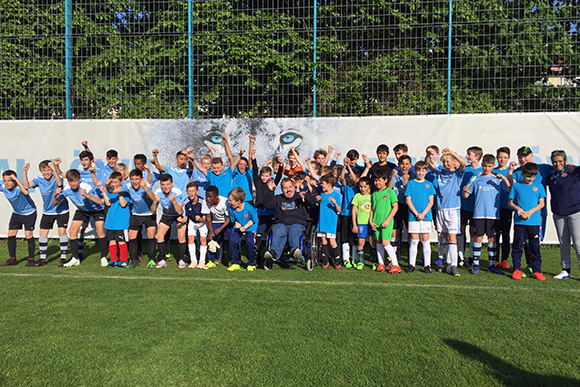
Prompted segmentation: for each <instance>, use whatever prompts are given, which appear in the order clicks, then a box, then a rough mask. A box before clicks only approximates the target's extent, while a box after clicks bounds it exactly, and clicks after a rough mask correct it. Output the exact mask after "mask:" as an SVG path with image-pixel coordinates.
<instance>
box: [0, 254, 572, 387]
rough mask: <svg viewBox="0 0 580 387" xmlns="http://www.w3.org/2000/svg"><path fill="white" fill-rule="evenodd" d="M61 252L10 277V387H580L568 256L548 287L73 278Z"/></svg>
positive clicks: (409, 277) (365, 276)
mask: <svg viewBox="0 0 580 387" xmlns="http://www.w3.org/2000/svg"><path fill="white" fill-rule="evenodd" d="M0 251H3V252H4V254H5V252H6V246H5V245H0ZM50 252H51V257H50V259H56V260H53V261H52V262H50V264H49V265H47V266H44V267H38V268H28V267H25V266H24V262H21V263H20V264H19V265H18V266H14V267H1V268H0V281H1V283H2V286H1V300H2V301H1V304H0V305H1V314H0V385H2V386H22V385H28V386H37V385H54V386H66V385H99V386H102V385H115V386H121V385H144V386H158V385H212V386H238V385H245V386H256V385H260V386H261V385H267V386H282V385H283V386H286V385H303V386H337V385H393V386H395V385H397V386H465V385H470V386H494V385H498V386H502V385H503V386H520V385H521V386H534V385H538V386H540V385H541V386H578V385H580V360H579V359H580V347H579V346H578V345H577V343H578V338H577V337H576V334H577V331H578V321H580V313H579V312H578V306H579V305H580V281H578V274H579V273H578V271H577V270H574V271H573V274H574V277H575V278H574V279H571V280H561V281H558V280H553V279H552V278H551V277H552V275H554V274H557V273H558V272H559V271H560V270H559V257H558V250H557V249H556V248H553V247H543V249H542V252H543V254H544V265H543V268H544V273H545V274H546V276H547V277H548V281H546V282H544V283H542V282H539V281H537V280H534V279H529V278H526V279H523V280H521V281H514V280H511V279H510V278H508V277H507V276H498V275H493V274H490V273H487V272H482V273H481V274H480V275H478V276H472V275H469V274H468V273H467V271H466V270H463V269H460V272H461V274H462V275H461V277H459V278H454V277H451V276H449V275H445V274H441V273H434V274H432V275H430V276H428V275H425V274H423V273H422V272H418V273H417V272H416V273H413V274H400V275H396V276H389V275H388V274H386V273H376V272H372V271H371V270H370V269H368V268H367V269H365V270H363V271H362V272H356V271H354V270H353V271H346V270H343V271H340V272H339V271H335V270H334V269H332V270H322V269H321V268H320V267H317V268H316V269H315V270H314V271H312V272H307V271H305V270H304V269H303V268H301V267H300V266H298V267H293V268H290V269H286V270H284V269H281V268H275V269H274V270H272V271H269V272H266V271H263V270H259V271H256V272H253V273H250V272H234V273H229V272H227V271H226V270H225V268H224V267H223V266H220V267H218V268H216V269H213V270H211V271H201V270H177V267H176V263H175V260H172V261H171V262H170V266H169V268H167V269H164V270H148V269H145V268H139V269H132V270H129V269H105V268H101V267H100V266H99V262H98V261H99V260H98V257H97V255H96V254H93V255H91V256H90V257H89V258H88V259H87V260H85V261H84V262H83V263H82V265H81V266H80V267H76V268H71V269H63V268H58V267H57V262H58V253H57V246H56V245H52V244H51V246H50ZM91 252H94V253H96V249H95V248H94V247H92V248H91V249H90V250H89V253H91ZM18 253H19V256H20V257H23V256H25V254H26V253H25V245H24V244H20V243H19V251H18ZM419 255H420V254H419ZM483 256H486V255H485V253H484V254H483ZM404 263H406V262H404ZM142 266H144V265H142Z"/></svg>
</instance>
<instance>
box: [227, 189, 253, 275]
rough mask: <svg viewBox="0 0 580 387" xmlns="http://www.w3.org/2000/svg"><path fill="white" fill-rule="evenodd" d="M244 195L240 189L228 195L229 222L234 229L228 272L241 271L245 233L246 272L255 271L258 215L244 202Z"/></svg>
mask: <svg viewBox="0 0 580 387" xmlns="http://www.w3.org/2000/svg"><path fill="white" fill-rule="evenodd" d="M245 198H246V193H245V192H244V190H243V189H241V188H239V187H238V188H234V189H233V190H232V191H231V192H230V193H229V194H228V200H229V202H230V208H229V215H230V221H231V222H232V223H233V224H234V229H233V230H232V233H231V234H230V244H229V249H230V261H231V263H232V265H231V266H230V267H228V271H237V270H241V269H242V268H241V266H240V264H241V263H242V256H241V243H242V235H243V234H244V233H246V251H247V254H248V268H247V269H248V271H254V270H256V244H255V240H256V231H257V230H258V213H257V212H256V209H255V208H254V207H253V206H252V205H251V204H249V203H247V202H244V200H245Z"/></svg>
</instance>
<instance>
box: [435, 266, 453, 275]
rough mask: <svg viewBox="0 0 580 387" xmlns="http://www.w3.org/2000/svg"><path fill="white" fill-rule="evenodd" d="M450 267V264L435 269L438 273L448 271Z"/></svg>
mask: <svg viewBox="0 0 580 387" xmlns="http://www.w3.org/2000/svg"><path fill="white" fill-rule="evenodd" d="M450 267H451V265H445V266H443V267H442V268H440V269H437V271H439V272H440V273H444V274H445V273H447V272H448V271H449V268H450Z"/></svg>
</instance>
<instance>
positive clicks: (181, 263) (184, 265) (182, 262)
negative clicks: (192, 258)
mask: <svg viewBox="0 0 580 387" xmlns="http://www.w3.org/2000/svg"><path fill="white" fill-rule="evenodd" d="M186 267H187V265H186V264H185V262H184V261H183V259H180V260H179V262H178V264H177V268H178V269H185V268H186Z"/></svg>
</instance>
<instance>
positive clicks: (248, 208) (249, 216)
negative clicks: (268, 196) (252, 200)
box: [228, 203, 258, 232]
mask: <svg viewBox="0 0 580 387" xmlns="http://www.w3.org/2000/svg"><path fill="white" fill-rule="evenodd" d="M228 212H229V214H230V221H231V222H232V223H233V224H235V222H238V223H239V224H240V225H241V226H242V227H245V225H246V224H247V223H248V222H249V221H250V220H251V221H252V222H254V224H252V225H251V226H250V227H249V228H248V229H247V230H246V231H250V232H256V231H258V212H257V211H256V209H255V208H254V206H252V205H251V204H249V203H244V208H242V210H241V211H236V210H234V209H233V208H231V207H228ZM235 229H236V228H235V227H234V230H235Z"/></svg>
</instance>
